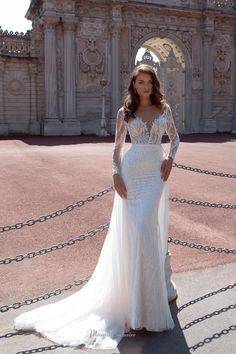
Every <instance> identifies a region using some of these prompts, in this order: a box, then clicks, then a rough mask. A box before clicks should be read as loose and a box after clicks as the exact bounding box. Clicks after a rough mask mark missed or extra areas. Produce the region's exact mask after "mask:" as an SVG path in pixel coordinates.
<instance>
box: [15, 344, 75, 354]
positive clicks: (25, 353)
mask: <svg viewBox="0 0 236 354" xmlns="http://www.w3.org/2000/svg"><path fill="white" fill-rule="evenodd" d="M68 347H69V346H68V345H62V344H53V345H49V346H48V347H40V348H35V349H28V350H21V351H20V352H17V353H16V354H32V353H42V352H47V351H48V350H55V349H57V348H68Z"/></svg>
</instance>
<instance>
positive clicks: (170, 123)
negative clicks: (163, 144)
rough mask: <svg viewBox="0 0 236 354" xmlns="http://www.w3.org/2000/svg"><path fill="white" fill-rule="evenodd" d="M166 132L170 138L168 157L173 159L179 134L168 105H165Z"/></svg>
mask: <svg viewBox="0 0 236 354" xmlns="http://www.w3.org/2000/svg"><path fill="white" fill-rule="evenodd" d="M166 133H167V135H168V137H169V139H170V150H169V154H168V159H169V160H171V161H173V160H174V158H175V155H176V152H177V150H178V147H179V143H180V140H179V134H178V132H177V129H176V127H175V123H174V119H173V115H172V111H171V108H170V106H169V105H168V107H167V125H166Z"/></svg>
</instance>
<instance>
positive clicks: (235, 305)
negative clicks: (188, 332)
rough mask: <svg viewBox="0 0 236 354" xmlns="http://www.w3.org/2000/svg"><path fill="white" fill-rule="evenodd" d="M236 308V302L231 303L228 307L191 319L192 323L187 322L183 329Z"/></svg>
mask: <svg viewBox="0 0 236 354" xmlns="http://www.w3.org/2000/svg"><path fill="white" fill-rule="evenodd" d="M234 309H236V304H233V305H229V306H228V307H223V308H222V309H220V310H216V311H213V312H211V313H208V314H207V315H204V316H202V317H199V318H196V319H195V320H193V321H191V322H190V323H188V324H186V325H185V326H184V327H182V329H183V330H185V329H189V328H190V327H192V326H194V325H195V324H197V323H200V322H203V321H205V320H206V319H209V318H212V317H214V316H218V315H219V314H221V313H223V312H227V311H228V310H234Z"/></svg>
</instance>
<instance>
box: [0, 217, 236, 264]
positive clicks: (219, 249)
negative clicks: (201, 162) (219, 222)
mask: <svg viewBox="0 0 236 354" xmlns="http://www.w3.org/2000/svg"><path fill="white" fill-rule="evenodd" d="M109 225H110V223H109V222H108V223H106V224H103V225H101V226H99V227H97V228H96V229H94V230H91V231H89V232H87V233H85V234H81V235H79V236H78V237H76V238H74V239H70V240H68V241H66V242H64V243H58V244H57V245H55V246H51V247H48V248H43V249H41V250H39V251H32V252H29V253H26V254H25V255H23V254H19V255H17V256H16V257H15V258H10V257H7V258H5V259H1V260H0V265H2V264H10V263H12V262H14V261H15V262H21V261H23V260H24V259H31V258H34V257H37V256H42V255H44V254H47V253H50V252H54V251H57V250H60V249H62V248H64V247H67V246H72V245H74V244H75V242H77V241H83V240H85V238H87V237H93V236H94V235H96V234H97V233H98V232H101V231H104V230H105V229H107V228H109ZM168 242H172V243H174V244H175V245H181V246H184V247H189V248H196V249H198V250H203V251H210V252H218V253H226V254H229V253H232V254H236V249H234V248H225V247H215V246H208V245H201V244H199V243H195V242H187V241H183V240H178V239H173V238H172V237H171V236H169V238H168Z"/></svg>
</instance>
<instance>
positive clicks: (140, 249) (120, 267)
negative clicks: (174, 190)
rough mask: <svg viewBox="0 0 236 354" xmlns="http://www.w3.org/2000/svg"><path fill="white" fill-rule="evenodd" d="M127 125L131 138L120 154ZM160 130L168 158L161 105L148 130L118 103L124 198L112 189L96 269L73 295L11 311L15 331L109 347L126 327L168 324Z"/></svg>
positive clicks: (167, 114) (166, 117)
mask: <svg viewBox="0 0 236 354" xmlns="http://www.w3.org/2000/svg"><path fill="white" fill-rule="evenodd" d="M127 131H129V134H130V138H131V144H130V146H129V148H128V149H127V151H126V152H125V153H124V151H123V150H124V149H123V148H124V145H125V138H126V133H127ZM165 131H166V132H167V135H168V137H169V139H170V142H171V144H170V150H169V156H171V157H172V158H174V156H175V154H176V151H177V149H178V146H179V135H178V133H177V130H176V127H175V124H174V121H173V116H172V112H171V109H170V106H169V105H168V104H166V107H165V110H164V112H163V113H162V114H160V115H159V116H157V117H156V118H155V119H154V120H153V121H152V125H151V128H150V129H149V127H148V126H147V123H146V122H144V121H143V120H142V118H141V117H137V116H136V117H135V118H132V119H131V120H130V121H129V122H128V123H127V122H126V121H125V120H124V110H123V108H121V109H120V110H119V111H118V114H117V119H116V135H115V143H114V147H113V160H112V172H113V173H120V174H121V176H122V178H123V180H124V182H125V185H126V188H127V199H123V198H121V197H120V196H119V195H118V193H117V192H115V196H114V203H113V209H112V213H111V219H110V226H109V229H108V232H107V235H106V238H105V241H104V244H103V247H102V250H101V253H100V256H99V259H98V263H97V265H96V268H95V270H94V272H93V274H92V276H91V278H90V280H89V281H88V283H86V285H84V287H83V288H82V289H80V290H79V291H77V292H76V293H74V294H73V295H70V296H68V297H67V298H65V299H62V300H59V301H57V302H55V303H53V304H48V305H43V306H41V307H39V308H36V309H34V310H31V311H28V312H25V313H23V314H21V315H19V316H18V317H16V318H15V319H14V328H15V329H17V330H25V331H27V330H29V331H30V330H34V331H36V332H39V333H41V334H42V335H43V336H45V337H47V338H48V339H49V340H51V341H53V342H55V343H57V344H62V345H64V346H66V345H69V346H78V345H81V344H83V345H84V346H85V347H87V348H93V349H115V348H116V347H117V345H118V343H119V342H120V340H121V339H122V337H123V336H124V334H125V333H126V332H128V331H129V329H141V328H145V329H146V330H149V331H165V330H169V329H173V328H174V321H173V319H172V316H171V312H170V308H169V303H168V294H167V287H166V282H165V269H164V262H165V256H166V252H167V241H168V201H169V198H168V186H167V183H166V182H164V181H163V180H162V179H161V171H160V167H161V163H162V161H163V159H164V158H165V152H164V150H163V148H162V146H161V139H162V136H163V134H164V133H165Z"/></svg>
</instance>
